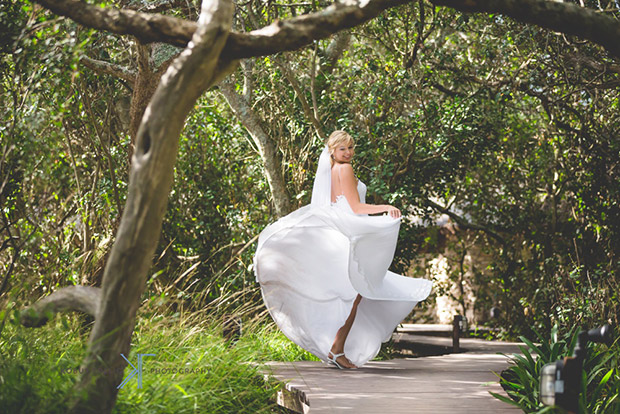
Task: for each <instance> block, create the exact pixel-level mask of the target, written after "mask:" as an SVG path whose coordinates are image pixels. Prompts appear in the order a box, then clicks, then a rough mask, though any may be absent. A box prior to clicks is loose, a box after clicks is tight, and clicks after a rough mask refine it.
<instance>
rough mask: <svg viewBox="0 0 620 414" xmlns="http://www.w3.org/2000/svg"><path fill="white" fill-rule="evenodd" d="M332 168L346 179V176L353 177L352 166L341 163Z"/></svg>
mask: <svg viewBox="0 0 620 414" xmlns="http://www.w3.org/2000/svg"><path fill="white" fill-rule="evenodd" d="M334 168H335V169H337V170H336V171H338V172H339V173H340V174H341V175H342V176H344V177H347V176H349V175H350V176H352V177H353V176H355V174H354V173H353V166H352V165H351V164H349V163H342V164H336V165H334Z"/></svg>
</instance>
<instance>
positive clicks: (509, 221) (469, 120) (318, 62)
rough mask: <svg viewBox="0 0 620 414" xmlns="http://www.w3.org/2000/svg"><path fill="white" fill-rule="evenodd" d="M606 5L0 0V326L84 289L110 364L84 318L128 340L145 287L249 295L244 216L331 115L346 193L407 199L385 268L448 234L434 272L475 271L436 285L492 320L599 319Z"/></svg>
mask: <svg viewBox="0 0 620 414" xmlns="http://www.w3.org/2000/svg"><path fill="white" fill-rule="evenodd" d="M446 6H447V7H446ZM59 16H65V17H59ZM199 16H200V17H199ZM619 17H620V8H619V7H618V4H617V2H615V1H607V2H594V1H580V2H564V3H561V2H554V1H545V0H528V1H511V0H496V1H468V2H454V1H448V0H433V1H431V2H428V1H415V2H413V1H411V2H405V1H386V0H369V1H365V2H360V3H357V2H336V3H333V4H332V3H325V2H307V3H306V2H301V3H298V2H293V3H290V2H268V3H264V2H255V1H250V2H247V3H244V4H237V5H236V6H235V7H233V5H232V3H230V2H227V1H224V0H221V1H213V2H204V3H203V5H202V8H201V6H200V4H195V3H185V2H175V1H170V2H161V3H150V2H138V1H135V2H134V1H118V2H107V3H105V4H102V5H100V4H97V5H95V4H90V3H87V2H82V1H76V0H41V1H38V2H37V3H29V2H25V1H21V0H14V1H10V2H5V3H3V4H2V6H0V20H1V22H2V24H1V25H0V26H1V27H2V29H1V30H2V34H1V35H2V39H3V41H2V43H1V45H2V50H0V95H1V96H2V102H4V111H3V112H2V113H1V114H0V116H1V117H2V122H1V123H0V125H1V126H0V137H1V148H0V150H1V152H2V155H1V156H0V205H1V207H2V221H1V224H0V228H1V229H2V241H1V245H0V257H1V261H2V266H1V269H0V271H1V272H2V273H0V294H1V295H2V296H1V297H2V302H1V303H2V306H3V309H5V312H4V313H2V318H1V319H2V322H0V327H1V326H3V325H4V321H5V320H6V319H7V318H8V315H9V314H10V313H9V312H8V311H9V310H11V309H18V308H21V307H22V305H24V304H25V303H29V302H31V301H34V300H36V299H37V298H38V297H40V296H43V295H46V294H48V293H49V292H51V291H56V290H58V289H59V288H60V287H63V286H71V285H91V286H96V287H100V288H101V293H100V295H101V296H100V298H101V306H100V307H99V308H98V310H97V312H96V324H95V327H94V328H93V334H92V335H93V336H91V351H90V352H91V353H90V354H89V355H90V356H89V357H87V362H85V365H88V364H96V363H97V361H98V360H99V359H98V358H100V357H102V358H103V359H104V360H106V361H107V362H110V361H112V362H110V363H113V364H117V365H118V366H124V364H125V363H124V361H122V360H121V359H120V357H118V355H112V353H111V352H109V353H108V354H106V351H105V349H103V348H105V347H106V346H111V345H110V343H108V342H105V341H103V342H97V341H96V339H97V338H101V337H105V338H111V340H112V342H116V343H118V344H120V345H119V346H121V349H128V347H129V338H130V336H131V332H132V330H133V325H134V323H133V318H134V317H135V312H136V309H137V308H138V306H139V305H140V300H141V298H143V297H145V296H161V297H162V298H167V299H166V300H170V301H171V302H173V298H179V299H180V300H182V301H183V302H184V303H186V304H187V306H193V307H201V306H204V305H205V304H206V303H208V302H210V301H212V300H214V299H215V298H217V297H220V296H221V295H222V294H223V292H227V291H237V292H246V293H244V296H243V297H244V300H248V301H260V297H259V295H258V294H257V292H256V288H255V286H254V283H253V274H252V253H253V243H254V242H255V240H256V236H257V235H258V233H259V232H260V230H261V229H262V228H263V227H264V226H265V225H266V224H267V223H269V222H271V221H273V220H275V219H276V218H277V217H278V216H281V215H284V214H286V213H287V212H289V211H291V210H292V209H295V208H297V207H299V206H301V205H304V204H307V203H308V202H309V197H310V189H311V187H312V179H313V173H314V169H315V168H316V164H315V163H316V160H317V159H318V154H319V153H320V151H321V149H322V145H323V139H324V138H325V136H326V135H328V134H329V132H330V131H332V130H334V129H337V128H344V129H346V130H348V131H350V132H351V133H352V135H353V136H354V137H355V139H356V145H357V148H356V152H357V154H356V170H357V171H358V173H359V175H360V178H362V179H363V180H364V181H365V182H367V183H369V194H370V195H371V200H370V201H371V202H377V203H379V202H389V203H391V204H395V205H397V206H399V207H400V208H401V209H403V211H407V213H408V218H407V219H406V220H405V221H404V225H403V227H402V232H401V233H402V235H401V240H400V242H399V251H398V253H397V260H396V261H395V266H396V267H397V268H398V269H397V270H399V271H403V272H408V273H409V274H412V272H415V271H416V270H415V266H413V264H414V263H416V260H417V259H418V258H419V257H421V256H422V255H425V254H428V255H433V254H435V255H436V254H439V253H442V252H445V251H450V252H452V253H454V255H455V256H454V257H457V258H460V259H459V260H456V261H453V262H450V264H449V269H448V270H449V273H450V277H451V283H454V284H462V283H463V280H462V278H463V276H464V275H465V273H468V274H472V275H473V277H474V279H475V283H473V286H476V288H475V289H476V292H475V293H476V295H475V296H476V301H475V302H474V303H470V302H467V300H466V299H465V298H464V297H458V298H456V299H457V300H458V301H459V302H460V303H461V304H462V306H463V308H475V309H477V310H479V311H484V310H487V309H490V308H491V307H499V308H501V310H502V313H503V315H506V317H505V318H504V319H503V320H502V321H501V324H502V326H503V328H505V329H507V330H508V331H510V332H512V333H525V334H527V333H529V332H530V331H531V329H533V328H542V329H548V328H550V326H551V325H552V324H553V323H555V322H560V323H563V324H566V325H575V324H591V323H600V322H602V321H609V322H613V323H615V324H617V323H618V315H619V314H620V309H619V307H618V303H620V302H619V301H618V296H617V295H618V291H620V289H619V288H620V286H619V285H620V283H619V280H620V279H619V276H618V270H619V269H618V261H617V259H618V254H619V244H618V243H617V240H618V239H619V236H620V214H619V213H620V211H619V210H620V206H619V200H620V177H619V174H620V172H619V168H620V167H619V161H620V143H619V140H618V133H619V128H620V119H619V117H620V115H619V114H620V111H619V110H618V109H619V86H620V62H619V59H620V50H619V49H618V47H619V46H618V42H617V41H616V39H617V38H618V37H619V35H620V23H619V22H618V18H619ZM442 214H445V215H447V216H448V217H449V218H450V221H451V223H453V228H452V230H451V231H452V235H451V236H450V237H446V236H445V230H446V229H445V228H441V227H439V226H437V224H436V223H437V217H438V216H440V215H442ZM112 246H114V248H112ZM471 255H481V256H484V258H485V261H486V265H485V266H484V267H483V268H479V267H476V266H475V265H474V264H473V262H468V261H466V260H465V258H466V257H469V256H471ZM106 263H107V268H105V266H106ZM104 268H105V270H104ZM417 271H418V272H420V274H419V275H425V274H427V273H426V270H425V269H418V270H417ZM104 274H105V276H104ZM412 275H413V274H412ZM128 291H129V292H131V298H128V299H127V300H125V299H123V300H121V299H120V295H125V294H127V292H128ZM441 293H445V294H449V292H444V291H443V290H442V289H441V288H439V287H438V289H437V294H441ZM123 298H126V297H125V296H123ZM175 300H176V299H175ZM119 302H122V303H123V306H121V310H119V306H118V305H119ZM175 306H176V305H175ZM430 306H432V304H431V305H430ZM465 310H466V309H463V311H465ZM106 312H107V313H106ZM507 315H510V318H508V317H507ZM120 320H125V321H127V322H126V323H125V324H123V325H122V329H121V330H119V331H121V332H120V333H118V337H115V336H114V335H112V336H107V335H108V333H109V332H110V331H115V329H116V328H117V327H118V326H119V321H120ZM480 322H481V323H482V322H489V323H493V322H492V321H480ZM0 332H1V328H0ZM115 332H116V331H115ZM115 335H116V334H115ZM93 338H95V339H93ZM99 343H100V344H101V346H102V347H103V348H101V349H99V350H98V349H97V344H99ZM123 347H124V348H123ZM115 350H116V348H115ZM89 358H90V359H89ZM88 361H90V362H88ZM93 366H94V365H93ZM93 372H94V371H93ZM88 379H89V374H86V375H84V380H83V383H82V386H83V387H84V389H87V390H88V389H89V388H88V387H92V386H93V385H92V384H100V383H97V382H93V383H89V382H88ZM117 383H118V381H116V380H115V379H114V378H112V379H111V380H109V383H108V384H106V387H108V388H109V389H110V390H112V388H113V387H115V386H116V384H117ZM93 389H94V388H90V391H91V392H92V390H93ZM110 392H115V391H110ZM102 395H103V394H102ZM114 395H115V394H114ZM82 403H83V402H82ZM82 403H80V402H76V407H78V408H77V409H78V410H79V409H80V407H81V409H84V408H85V407H86V406H84V405H82V406H81V405H80V404H82ZM89 404H93V403H92V401H91V402H90V403H89ZM109 404H113V400H111V401H110V402H106V403H105V404H104V405H105V406H106V407H108V408H109ZM91 406H92V405H91Z"/></svg>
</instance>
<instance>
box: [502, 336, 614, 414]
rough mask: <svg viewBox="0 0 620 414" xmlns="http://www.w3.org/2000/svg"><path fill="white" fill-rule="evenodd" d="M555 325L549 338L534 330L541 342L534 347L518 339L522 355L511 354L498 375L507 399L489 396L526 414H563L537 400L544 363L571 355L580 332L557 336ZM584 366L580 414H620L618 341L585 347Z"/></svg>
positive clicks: (529, 342) (532, 343)
mask: <svg viewBox="0 0 620 414" xmlns="http://www.w3.org/2000/svg"><path fill="white" fill-rule="evenodd" d="M558 332H559V328H558V326H557V325H556V326H554V327H553V329H552V331H551V336H550V338H549V339H547V338H544V337H543V335H541V334H540V333H539V332H537V331H535V333H536V335H537V337H538V340H539V341H540V343H538V344H536V343H534V342H532V341H530V340H528V339H527V338H525V337H523V336H521V337H519V339H520V340H521V341H522V342H523V343H524V344H525V346H520V349H521V352H522V354H521V355H519V354H514V355H513V356H512V359H511V366H510V367H509V368H508V369H506V370H504V371H503V372H502V373H501V375H500V384H501V385H502V388H504V390H505V391H506V394H507V395H508V396H509V397H510V398H507V397H505V396H503V395H500V394H497V393H493V392H492V393H491V394H492V395H493V396H494V397H495V398H497V399H499V400H501V401H503V402H506V403H508V404H512V405H515V406H517V407H519V408H521V409H522V410H523V411H524V412H526V413H539V414H542V413H564V412H565V410H563V409H561V408H559V407H548V406H544V405H542V403H540V401H539V396H540V374H541V370H542V367H543V366H544V365H545V364H548V363H551V362H555V361H556V360H558V359H561V358H563V357H564V356H566V355H572V353H573V350H574V348H575V344H576V343H577V336H578V334H579V331H578V330H576V329H574V328H573V329H571V330H570V331H569V332H567V333H565V334H564V335H562V336H560V335H559V333H558ZM587 349H588V352H587V356H586V358H585V360H584V363H583V371H582V373H581V374H582V382H581V384H582V389H581V393H580V396H579V411H580V413H584V414H585V413H588V414H620V372H619V369H618V367H619V363H620V342H619V341H618V339H616V341H615V342H614V343H613V344H612V345H611V346H610V347H609V348H607V347H606V346H604V345H600V344H593V343H589V344H588V348H587Z"/></svg>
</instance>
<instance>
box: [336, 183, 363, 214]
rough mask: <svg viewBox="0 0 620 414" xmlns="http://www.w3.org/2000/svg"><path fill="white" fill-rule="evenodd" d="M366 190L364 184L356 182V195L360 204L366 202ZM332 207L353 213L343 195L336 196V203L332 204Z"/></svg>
mask: <svg viewBox="0 0 620 414" xmlns="http://www.w3.org/2000/svg"><path fill="white" fill-rule="evenodd" d="M366 190H367V187H366V184H364V183H363V182H362V181H361V180H357V194H358V195H359V198H360V203H365V202H366ZM332 206H336V207H340V208H343V209H344V210H345V211H347V212H350V213H353V210H352V209H351V205H350V204H349V201H348V200H347V198H346V197H345V196H344V194H340V195H338V196H336V201H335V202H333V203H332Z"/></svg>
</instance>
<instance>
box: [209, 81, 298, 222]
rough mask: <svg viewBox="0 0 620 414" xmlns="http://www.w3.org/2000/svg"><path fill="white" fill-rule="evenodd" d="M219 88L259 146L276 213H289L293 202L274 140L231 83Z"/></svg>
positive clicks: (223, 83)
mask: <svg viewBox="0 0 620 414" xmlns="http://www.w3.org/2000/svg"><path fill="white" fill-rule="evenodd" d="M219 89H220V92H222V95H224V98H226V102H228V105H230V107H231V108H232V110H233V111H234V112H235V114H236V115H237V118H238V119H239V120H240V121H241V123H242V124H243V126H244V127H245V129H247V130H248V132H249V133H250V136H251V137H252V139H253V140H254V143H256V146H257V147H258V150H259V152H260V156H261V158H262V159H263V164H264V165H265V175H266V176H267V182H268V183H269V188H270V189H271V194H272V196H273V204H274V206H275V208H276V214H277V215H278V217H282V216H285V215H287V214H288V213H290V211H291V203H290V201H289V197H288V194H287V192H286V185H285V183H284V176H283V175H282V169H281V165H282V164H281V162H280V158H279V157H278V152H277V150H276V147H275V145H274V144H273V141H272V140H271V139H270V138H269V136H268V135H267V134H266V133H265V130H264V129H263V127H262V126H261V123H260V119H259V118H258V116H257V115H256V114H255V113H254V111H252V108H250V105H249V103H248V101H246V99H245V98H244V97H243V96H242V95H239V94H238V93H237V92H236V91H235V88H234V86H233V85H232V84H231V83H229V82H222V83H221V84H220V87H219Z"/></svg>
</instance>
